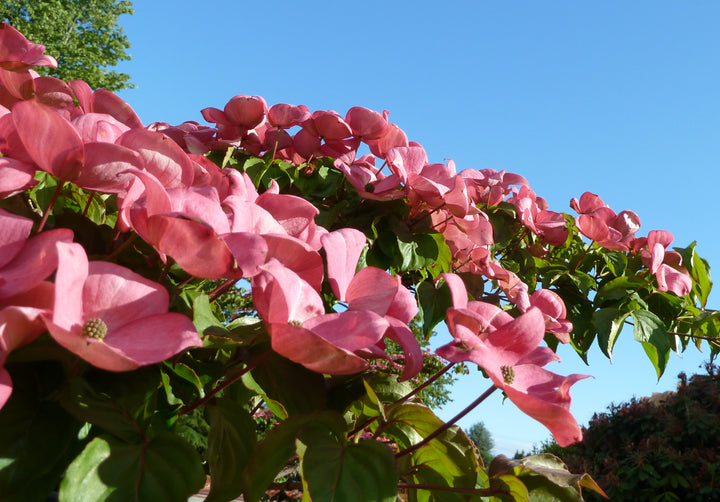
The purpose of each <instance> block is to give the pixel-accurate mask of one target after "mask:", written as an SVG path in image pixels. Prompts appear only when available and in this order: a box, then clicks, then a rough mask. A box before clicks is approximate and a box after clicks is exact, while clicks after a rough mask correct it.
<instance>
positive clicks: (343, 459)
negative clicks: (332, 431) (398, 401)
mask: <svg viewBox="0 0 720 502" xmlns="http://www.w3.org/2000/svg"><path fill="white" fill-rule="evenodd" d="M298 442H300V443H302V444H304V446H305V448H303V449H302V450H303V453H302V454H301V455H300V466H301V474H302V477H303V485H304V486H306V487H307V491H308V493H309V498H310V499H312V501H313V502H325V501H327V502H365V501H369V500H372V501H378V502H381V501H386V502H392V501H395V500H396V498H397V483H398V473H397V466H396V463H395V457H394V456H393V454H392V451H390V449H389V448H388V447H387V446H386V445H384V444H382V443H379V442H377V441H371V440H360V441H359V442H358V443H356V444H355V443H350V444H347V443H344V442H341V441H338V439H337V438H334V437H332V436H331V435H327V434H322V433H318V432H317V431H316V430H315V428H312V429H310V430H307V431H303V433H301V434H300V435H299V437H298Z"/></svg>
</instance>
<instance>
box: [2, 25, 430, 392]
mask: <svg viewBox="0 0 720 502" xmlns="http://www.w3.org/2000/svg"><path fill="white" fill-rule="evenodd" d="M0 33H2V35H3V38H2V42H3V43H4V44H5V45H6V46H7V45H11V46H13V47H17V48H18V49H17V50H16V51H15V52H12V51H10V52H9V54H10V56H6V57H14V56H13V54H15V53H21V54H25V53H37V52H40V53H42V50H39V49H37V47H38V46H36V45H35V44H32V43H30V42H28V41H27V40H26V39H25V38H24V37H23V36H22V35H21V34H20V33H19V32H17V31H15V30H13V29H12V28H10V27H9V26H7V25H3V28H2V31H0ZM23 46H24V47H25V48H26V50H25V51H23V50H22V47H23ZM43 61H44V60H43ZM9 71H12V72H15V73H20V74H21V75H23V76H24V77H26V80H24V82H25V84H23V85H24V87H22V89H19V88H8V87H7V86H6V87H5V88H4V89H3V90H4V91H6V92H5V94H4V96H5V99H4V100H3V106H0V153H2V155H3V157H2V158H1V159H0V180H3V181H2V188H0V192H1V193H2V196H3V197H10V196H12V195H14V194H16V193H18V192H21V191H23V190H26V189H28V188H30V187H32V186H33V185H34V184H36V183H37V182H36V180H35V178H34V176H35V173H36V171H37V170H38V169H39V170H42V171H45V172H47V173H49V174H51V175H53V176H55V177H57V178H58V179H59V180H60V182H70V183H73V184H74V185H76V186H78V187H80V188H82V189H84V190H88V191H97V192H103V193H109V194H115V195H116V196H117V205H118V211H119V215H118V221H117V229H118V230H119V231H121V232H128V231H133V232H135V233H136V234H137V235H139V236H140V237H141V238H142V239H144V240H145V241H146V242H147V243H149V244H150V245H152V246H153V247H154V248H155V250H156V251H157V253H158V254H159V256H160V257H161V258H162V259H163V260H167V259H168V257H169V258H172V259H173V260H174V261H175V262H176V263H177V264H178V265H179V266H180V267H182V268H183V269H184V270H185V271H186V272H187V273H188V274H190V275H192V276H195V277H198V278H205V279H231V280H232V279H240V278H247V279H250V280H252V285H253V292H254V300H255V304H256V308H257V309H258V312H259V313H260V315H261V316H262V318H263V319H264V320H265V321H266V323H267V326H268V330H269V332H270V333H271V335H272V343H273V348H274V349H275V350H276V351H277V352H278V353H280V354H282V355H285V356H287V357H289V358H290V359H293V360H295V361H296V362H299V363H301V364H304V365H305V366H307V367H308V368H311V369H314V370H316V371H319V372H322V373H329V374H345V373H354V372H357V371H360V370H362V369H364V368H365V367H366V366H367V364H368V363H367V360H366V359H365V358H366V357H380V356H383V355H384V352H383V339H384V337H388V338H390V339H393V340H394V341H396V342H398V343H399V344H400V345H402V346H403V347H404V348H405V351H406V365H405V375H404V377H405V378H410V377H412V376H414V375H415V374H417V373H418V372H419V371H420V369H421V367H422V355H421V352H420V348H419V346H418V344H417V341H416V340H415V338H414V336H413V334H412V331H411V330H410V328H408V326H407V324H408V323H409V322H410V320H412V318H413V317H415V314H416V313H417V305H416V303H415V300H414V297H413V296H412V294H411V293H410V292H409V291H408V290H407V289H406V288H405V287H404V286H402V285H401V284H400V280H399V278H397V277H392V276H390V275H389V274H388V273H387V272H385V271H383V270H379V269H375V268H372V267H367V268H364V269H363V270H361V271H360V272H359V273H358V274H355V269H356V266H357V262H358V259H359V257H360V253H361V252H362V249H363V248H364V246H365V236H364V235H363V234H362V233H361V232H359V231H356V230H351V229H345V230H339V231H336V232H332V233H331V232H328V231H327V230H325V229H324V228H322V227H320V226H317V225H316V224H315V221H314V217H315V216H316V215H317V214H318V210H317V209H316V208H315V207H314V206H313V205H312V204H310V203H309V202H307V201H306V200H304V199H302V198H299V197H295V196H292V195H286V194H281V193H278V188H277V186H276V185H275V186H273V187H271V188H270V189H268V190H266V191H265V192H264V193H262V194H258V192H257V190H256V189H255V187H254V185H253V184H252V182H251V180H250V179H249V177H248V176H247V175H246V174H240V173H239V172H238V171H236V170H234V169H220V168H218V167H217V166H216V165H215V164H214V163H212V162H210V161H209V160H208V159H207V158H206V157H204V156H202V155H199V154H196V153H191V152H189V151H186V150H185V149H183V147H182V146H180V145H179V144H178V143H176V142H175V141H173V140H172V139H171V138H170V137H169V136H167V135H165V134H163V133H161V132H158V131H156V130H150V129H148V128H144V127H143V126H142V124H141V122H140V120H139V118H138V117H137V116H136V115H135V113H134V112H133V111H132V109H131V108H130V107H129V106H128V105H127V104H126V103H124V102H123V101H122V100H120V99H119V98H118V97H117V96H115V95H113V94H111V93H107V92H104V91H95V92H93V91H92V90H91V89H89V88H88V87H87V84H85V83H84V82H81V81H73V82H70V83H69V84H66V83H64V82H62V81H59V80H57V79H49V78H45V77H35V78H33V76H32V74H31V73H30V71H29V70H28V69H27V68H25V67H21V68H20V69H18V68H14V69H13V70H9ZM43 79H45V80H43ZM48 79H49V80H48ZM5 80H10V81H15V80H12V79H9V78H6V79H5ZM16 80H18V79H16ZM48 81H49V82H52V85H51V86H49V85H48V86H45V88H52V89H53V92H52V93H51V94H49V95H48V94H45V93H43V92H42V89H41V88H40V86H39V84H40V83H41V82H48ZM33 86H35V90H34V92H29V93H25V91H26V90H27V89H28V88H32V87H33ZM20 91H23V92H20ZM76 102H77V103H78V104H75V103H76ZM218 134H220V133H218ZM0 218H2V226H1V228H2V229H3V231H2V234H0V246H3V247H4V248H5V249H6V250H7V251H6V252H5V253H3V262H2V263H0V265H2V269H1V271H0V282H1V283H2V284H8V286H7V287H4V288H3V290H2V291H3V292H2V293H0V294H1V295H2V296H0V300H2V302H3V303H2V306H3V310H2V314H0V315H3V317H2V319H8V321H7V322H3V323H2V324H0V337H2V338H0V340H2V345H0V357H2V359H1V360H0V362H2V361H4V359H5V357H6V354H7V353H8V352H9V351H10V350H12V349H14V348H17V347H18V346H19V345H22V344H25V343H28V342H29V341H31V340H32V339H34V338H35V337H37V336H38V335H39V334H41V333H42V332H44V331H45V330H49V332H50V334H51V335H52V336H53V338H55V340H56V341H57V342H58V343H59V344H61V345H62V346H64V347H66V348H67V349H69V350H71V351H72V352H74V353H75V354H77V355H79V356H80V357H82V358H83V359H85V360H87V361H89V362H90V363H91V364H93V365H95V366H97V367H100V368H103V369H106V370H111V371H124V370H129V369H133V368H136V367H138V366H140V365H145V364H152V363H155V362H159V361H162V360H164V359H166V358H168V357H170V356H172V355H174V354H176V353H178V352H180V351H182V350H185V349H187V348H189V347H193V346H201V345H202V341H201V340H200V338H199V336H198V334H197V332H196V330H195V328H194V327H193V324H192V322H191V321H190V319H188V318H187V317H186V316H184V315H180V314H174V313H168V312H167V310H168V293H167V291H166V290H165V288H164V287H163V286H161V285H160V284H158V283H155V282H153V281H150V280H148V279H145V278H143V277H141V276H139V275H137V274H135V273H134V272H131V271H130V270H127V269H125V268H123V267H120V266H118V265H115V264H113V263H107V262H102V261H91V262H89V261H88V258H87V256H86V254H85V251H84V249H83V247H82V246H81V245H80V244H77V243H73V242H72V241H73V235H72V232H71V231H69V230H65V229H58V230H50V231H44V232H43V231H41V232H40V233H38V234H37V235H36V236H34V237H32V238H30V234H31V229H32V226H33V222H32V221H31V220H29V219H27V218H24V217H20V216H15V215H13V214H11V213H6V212H2V213H0ZM42 224H44V221H43V222H42V223H41V225H42ZM39 230H42V228H38V230H36V231H39ZM321 249H323V251H324V253H325V254H326V255H327V256H329V257H332V258H331V259H330V260H329V267H328V277H327V279H328V280H329V281H330V283H331V284H332V288H333V290H334V292H335V293H336V295H337V297H338V299H340V300H341V301H347V302H348V311H347V312H342V313H334V314H325V311H324V307H323V303H322V301H321V299H320V291H321V286H322V282H323V279H324V270H323V268H324V267H323V258H322V256H321V254H320V250H321ZM53 272H55V281H54V284H45V283H43V282H42V281H43V280H44V279H46V278H47V277H48V276H50V275H51V274H52V273H53ZM11 282H13V283H14V284H15V286H17V287H12V288H11V287H10V286H9V283H11ZM34 288H42V292H43V293H44V294H42V295H40V294H28V291H33V292H34ZM51 289H53V290H51ZM53 293H54V294H53ZM11 321H12V324H11V323H10V322H11ZM21 323H22V324H21ZM3 381H4V383H5V384H6V387H5V389H7V390H6V391H5V392H4V393H3V394H2V396H4V397H3V399H2V402H4V401H5V400H6V399H7V397H8V396H9V393H10V388H11V387H10V382H9V381H8V376H7V373H6V372H5V373H3ZM0 404H2V403H0Z"/></svg>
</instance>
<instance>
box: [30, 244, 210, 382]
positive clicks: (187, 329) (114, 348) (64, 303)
mask: <svg viewBox="0 0 720 502" xmlns="http://www.w3.org/2000/svg"><path fill="white" fill-rule="evenodd" d="M57 253H58V261H59V264H58V268H57V273H56V276H55V302H54V306H53V312H52V314H48V315H46V316H44V319H45V323H46V324H47V327H48V330H49V331H50V334H51V335H52V337H53V338H54V339H55V340H56V341H57V342H58V343H59V344H60V345H62V346H63V347H65V348H66V349H68V350H70V351H71V352H74V353H75V354H77V355H78V356H80V357H81V358H82V359H84V360H86V361H87V362H89V363H90V364H92V365H93V366H96V367H98V368H102V369H105V370H109V371H129V370H133V369H136V368H138V367H140V366H145V365H149V364H154V363H157V362H160V361H163V360H165V359H167V358H169V357H171V356H173V355H175V354H177V353H178V352H182V351H184V350H186V349H188V348H190V347H200V346H202V340H200V337H199V336H198V334H197V331H196V330H195V327H194V326H193V323H192V321H190V319H189V318H187V317H186V316H184V315H182V314H176V313H168V304H169V296H168V292H167V290H165V288H163V287H162V286H161V285H160V284H157V283H155V282H153V281H150V280H148V279H146V278H144V277H142V276H140V275H138V274H136V273H134V272H132V271H130V270H128V269H126V268H124V267H121V266H119V265H115V264H114V263H107V262H101V261H94V262H91V263H88V259H87V256H85V251H84V250H83V248H82V246H80V245H79V244H75V243H59V244H57Z"/></svg>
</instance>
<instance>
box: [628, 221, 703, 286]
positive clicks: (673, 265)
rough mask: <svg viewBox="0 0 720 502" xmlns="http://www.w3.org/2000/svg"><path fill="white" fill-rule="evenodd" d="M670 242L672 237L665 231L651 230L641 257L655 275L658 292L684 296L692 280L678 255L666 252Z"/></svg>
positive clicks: (674, 252)
mask: <svg viewBox="0 0 720 502" xmlns="http://www.w3.org/2000/svg"><path fill="white" fill-rule="evenodd" d="M672 241H673V235H672V234H671V233H670V232H668V231H667V230H651V231H650V232H649V233H648V236H647V246H648V250H643V251H642V253H641V257H642V259H643V262H644V263H645V265H646V266H649V267H650V271H651V272H652V273H653V274H655V277H656V278H657V282H658V291H672V292H673V293H675V294H676V295H678V296H684V295H686V294H688V293H689V292H690V290H691V289H692V280H691V279H690V275H689V274H688V272H687V269H686V268H685V267H684V266H683V265H682V256H680V253H678V252H676V251H667V250H666V248H667V247H668V246H669V245H670V243H671V242H672ZM648 262H649V264H648Z"/></svg>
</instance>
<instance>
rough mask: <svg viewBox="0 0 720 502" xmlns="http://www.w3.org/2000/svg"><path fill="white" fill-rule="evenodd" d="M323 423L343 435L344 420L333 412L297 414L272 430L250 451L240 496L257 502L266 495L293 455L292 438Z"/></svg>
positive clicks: (250, 501)
mask: <svg viewBox="0 0 720 502" xmlns="http://www.w3.org/2000/svg"><path fill="white" fill-rule="evenodd" d="M311 424H314V425H318V424H325V426H326V428H327V429H328V430H331V431H335V432H336V434H338V435H340V434H342V431H343V430H344V428H345V420H344V419H343V418H342V415H340V414H339V413H336V412H329V411H326V412H318V413H313V414H310V415H296V416H294V417H290V418H288V419H287V420H285V421H284V422H281V423H280V424H279V425H277V426H276V427H274V428H273V429H271V430H270V432H268V434H267V435H266V436H265V438H264V439H263V440H262V441H261V442H260V443H259V444H258V446H257V448H255V450H254V451H253V453H252V455H251V456H250V459H249V461H248V463H247V465H246V466H245V469H243V471H242V473H241V474H240V477H241V479H242V485H243V495H244V497H245V500H247V501H248V502H256V501H258V500H260V497H262V495H263V494H264V493H265V491H266V490H267V488H268V487H269V486H270V484H271V483H272V482H273V480H274V479H275V477H276V476H277V475H278V473H279V472H280V470H281V469H282V468H283V467H285V464H286V463H287V462H288V460H289V459H290V457H292V455H293V454H294V453H295V438H296V437H297V435H298V434H299V432H300V431H302V429H303V428H304V427H307V426H308V425H311Z"/></svg>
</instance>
